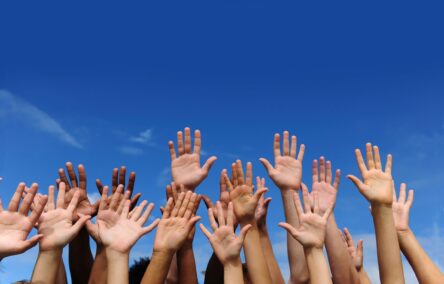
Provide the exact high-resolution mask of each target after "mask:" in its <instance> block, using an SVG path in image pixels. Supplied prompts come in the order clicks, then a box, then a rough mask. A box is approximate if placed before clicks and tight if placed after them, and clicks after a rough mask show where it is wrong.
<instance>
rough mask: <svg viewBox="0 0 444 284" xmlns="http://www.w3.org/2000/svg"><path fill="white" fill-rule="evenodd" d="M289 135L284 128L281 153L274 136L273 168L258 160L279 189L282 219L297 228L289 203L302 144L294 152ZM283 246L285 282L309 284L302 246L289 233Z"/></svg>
mask: <svg viewBox="0 0 444 284" xmlns="http://www.w3.org/2000/svg"><path fill="white" fill-rule="evenodd" d="M289 136H290V135H289V133H288V131H284V138H283V141H282V144H283V145H282V148H283V153H281V145H280V136H279V134H277V133H276V134H275V135H274V143H273V149H274V161H275V165H274V167H273V165H272V164H271V163H270V162H269V161H268V160H267V159H265V158H260V159H259V161H260V162H261V163H262V164H263V165H264V167H265V169H266V170H267V172H268V175H269V176H270V178H271V180H272V181H273V182H274V184H275V185H276V186H277V187H278V188H279V189H280V191H281V197H282V203H283V206H284V213H285V220H286V222H287V223H289V224H291V225H292V226H293V227H298V226H299V219H298V217H297V216H298V215H297V214H296V209H295V207H294V203H293V194H294V193H295V192H298V190H299V188H300V187H301V180H302V160H303V158H304V153H305V146H304V145H301V146H300V149H299V153H298V154H297V151H296V149H297V144H296V136H291V143H290V138H289ZM296 154H297V158H296ZM287 249H288V262H289V265H290V280H289V283H294V284H299V283H309V280H310V278H309V273H308V268H307V264H306V262H305V255H304V249H303V247H302V246H301V244H300V243H299V242H297V241H296V240H295V239H294V238H292V237H291V235H290V234H287Z"/></svg>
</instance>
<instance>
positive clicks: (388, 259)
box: [348, 143, 404, 284]
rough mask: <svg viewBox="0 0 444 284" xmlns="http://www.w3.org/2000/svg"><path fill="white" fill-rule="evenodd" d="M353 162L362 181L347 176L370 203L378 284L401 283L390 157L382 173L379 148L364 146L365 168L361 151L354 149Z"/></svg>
mask: <svg viewBox="0 0 444 284" xmlns="http://www.w3.org/2000/svg"><path fill="white" fill-rule="evenodd" d="M355 154H356V159H357V161H358V167H359V170H360V172H361V175H362V178H363V181H361V180H359V179H358V178H357V177H355V176H352V175H349V176H348V178H349V179H350V180H352V181H353V183H354V184H355V186H356V187H357V188H358V190H359V192H360V193H361V194H362V195H363V196H364V197H365V198H366V199H367V200H368V201H369V202H370V204H371V208H372V215H373V224H374V227H375V234H376V245H377V252H378V265H379V278H380V280H381V283H383V284H384V283H390V284H392V283H393V284H395V283H404V273H403V268H402V262H401V253H400V249H399V244H398V238H397V233H396V229H395V223H394V219H393V210H392V202H393V190H394V186H393V179H392V174H391V171H392V156H391V155H388V156H387V162H386V166H385V170H383V169H382V163H381V157H380V155H379V148H378V147H377V146H374V147H373V149H372V145H371V144H370V143H367V144H366V157H367V165H366V164H365V163H364V159H363V157H362V154H361V151H360V150H359V149H356V151H355Z"/></svg>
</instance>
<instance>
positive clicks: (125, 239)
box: [86, 185, 159, 253]
mask: <svg viewBox="0 0 444 284" xmlns="http://www.w3.org/2000/svg"><path fill="white" fill-rule="evenodd" d="M122 191H123V186H121V185H120V186H118V187H117V190H116V191H115V192H114V193H112V196H111V201H110V202H109V196H108V186H105V187H103V189H102V196H101V198H100V206H99V213H98V214H97V220H96V224H93V223H91V221H88V222H87V223H86V228H87V230H88V232H89V234H90V235H91V236H92V237H93V238H94V239H95V240H96V242H97V243H100V244H101V245H103V246H105V247H106V248H107V249H111V250H113V251H116V252H119V253H129V251H130V250H131V248H132V247H133V246H134V244H135V243H136V242H137V240H139V239H140V238H141V237H142V236H143V235H145V234H148V233H149V232H151V231H152V230H153V229H154V228H155V227H156V226H157V224H158V222H159V220H155V221H154V222H153V223H151V224H150V225H149V226H147V227H144V224H145V222H146V221H147V220H148V218H149V216H150V214H151V211H152V210H153V208H154V204H152V203H151V204H149V205H148V206H147V204H148V202H147V201H146V200H144V201H142V202H141V203H140V205H139V206H136V207H135V208H134V209H133V210H132V211H131V212H130V207H131V201H130V200H129V195H126V196H125V198H124V197H123V193H122ZM127 192H128V191H127ZM146 206H147V207H146ZM145 207H146V210H144V209H145Z"/></svg>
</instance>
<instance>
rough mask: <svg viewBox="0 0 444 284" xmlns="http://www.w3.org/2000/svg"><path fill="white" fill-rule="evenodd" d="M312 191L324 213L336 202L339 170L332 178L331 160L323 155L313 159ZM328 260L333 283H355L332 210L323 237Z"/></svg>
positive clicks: (339, 176)
mask: <svg viewBox="0 0 444 284" xmlns="http://www.w3.org/2000/svg"><path fill="white" fill-rule="evenodd" d="M312 170H313V185H312V189H313V192H317V194H318V197H319V210H320V212H321V214H324V213H325V212H326V211H327V209H328V208H329V206H330V204H336V196H337V193H338V188H339V182H340V178H341V171H340V170H337V171H336V175H335V178H334V180H333V179H332V167H331V162H330V161H326V160H325V158H324V157H321V158H320V159H319V167H318V161H317V160H314V161H313V167H312ZM325 248H326V250H327V255H328V262H329V264H330V270H331V273H332V278H333V283H357V284H359V275H358V273H357V271H356V269H355V267H354V265H353V263H352V261H351V259H350V256H349V253H348V252H347V246H346V245H345V243H344V241H343V239H342V234H341V230H340V229H339V228H338V225H337V224H336V219H335V216H334V213H333V212H332V213H331V214H330V216H329V217H328V220H327V232H326V239H325Z"/></svg>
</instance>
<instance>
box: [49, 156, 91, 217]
mask: <svg viewBox="0 0 444 284" xmlns="http://www.w3.org/2000/svg"><path fill="white" fill-rule="evenodd" d="M66 169H67V171H68V177H69V179H70V181H71V182H70V181H68V178H67V176H66V174H65V170H64V169H63V168H60V169H59V178H58V179H57V180H56V182H57V187H59V185H60V183H61V182H63V183H65V186H66V196H65V205H64V207H65V208H67V207H68V205H69V203H70V202H71V199H72V198H73V196H74V194H75V193H76V192H77V191H78V192H79V202H78V204H77V207H76V208H75V210H74V220H77V219H78V218H79V217H78V216H79V214H77V213H80V214H81V215H89V216H95V215H96V214H97V209H98V207H99V201H97V202H96V203H95V204H91V202H89V200H88V194H87V192H86V172H85V167H84V166H83V165H79V166H78V172H79V179H77V175H76V172H75V170H74V167H73V165H72V163H71V162H67V163H66Z"/></svg>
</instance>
